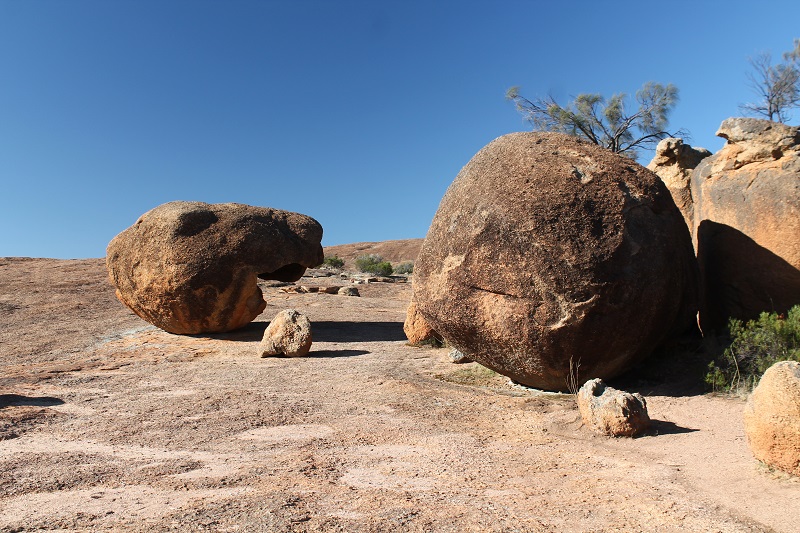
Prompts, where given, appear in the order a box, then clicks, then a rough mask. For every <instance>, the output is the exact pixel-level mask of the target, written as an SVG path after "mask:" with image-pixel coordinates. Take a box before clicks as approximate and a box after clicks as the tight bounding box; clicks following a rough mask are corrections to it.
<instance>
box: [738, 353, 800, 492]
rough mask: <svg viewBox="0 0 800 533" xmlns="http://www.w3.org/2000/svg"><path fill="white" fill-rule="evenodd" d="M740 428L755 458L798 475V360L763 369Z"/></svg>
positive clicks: (799, 448)
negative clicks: (742, 429)
mask: <svg viewBox="0 0 800 533" xmlns="http://www.w3.org/2000/svg"><path fill="white" fill-rule="evenodd" d="M744 430H745V434H746V435H747V443H748V444H749V445H750V450H751V451H752V452H753V455H754V456H755V458H756V459H758V460H759V461H763V462H764V463H766V464H768V465H770V466H773V467H775V468H778V469H780V470H783V471H785V472H789V473H790V474H794V475H795V476H800V363H798V362H796V361H781V362H779V363H775V364H774V365H772V366H771V367H769V368H768V369H767V371H766V372H764V375H763V376H762V377H761V381H759V382H758V386H757V387H756V388H755V390H753V394H751V395H750V398H749V399H748V400H747V405H746V406H745V409H744Z"/></svg>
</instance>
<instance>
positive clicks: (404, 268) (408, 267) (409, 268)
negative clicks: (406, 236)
mask: <svg viewBox="0 0 800 533" xmlns="http://www.w3.org/2000/svg"><path fill="white" fill-rule="evenodd" d="M413 272H414V261H403V262H402V263H400V264H398V265H397V266H396V267H394V273H395V274H411V273H413Z"/></svg>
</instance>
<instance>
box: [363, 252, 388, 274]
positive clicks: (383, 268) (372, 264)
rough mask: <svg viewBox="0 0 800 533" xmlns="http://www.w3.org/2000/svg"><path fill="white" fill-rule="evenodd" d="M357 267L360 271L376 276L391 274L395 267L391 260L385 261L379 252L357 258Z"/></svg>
mask: <svg viewBox="0 0 800 533" xmlns="http://www.w3.org/2000/svg"><path fill="white" fill-rule="evenodd" d="M356 268H357V269H358V270H359V271H360V272H366V273H368V274H375V275H376V276H391V275H392V272H393V271H394V269H393V268H392V264H391V263H390V262H389V261H384V260H383V257H381V256H380V255H378V254H367V255H361V256H358V257H357V258H356Z"/></svg>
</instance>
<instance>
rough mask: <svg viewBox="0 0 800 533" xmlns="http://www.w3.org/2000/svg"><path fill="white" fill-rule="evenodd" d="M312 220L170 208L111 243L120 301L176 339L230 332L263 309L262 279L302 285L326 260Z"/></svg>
mask: <svg viewBox="0 0 800 533" xmlns="http://www.w3.org/2000/svg"><path fill="white" fill-rule="evenodd" d="M321 240H322V226H320V225H319V223H318V222H317V221H316V220H314V219H313V218H311V217H308V216H305V215H301V214H298V213H291V212H288V211H281V210H278V209H270V208H267V207H253V206H248V205H243V204H206V203H202V202H170V203H167V204H164V205H161V206H159V207H156V208H155V209H152V210H151V211H148V212H147V213H145V214H144V215H142V216H141V217H140V218H139V220H138V221H136V223H135V224H134V225H133V226H131V227H130V228H128V229H126V230H125V231H123V232H122V233H120V234H119V235H117V236H116V237H114V239H113V240H112V241H111V243H110V244H109V245H108V250H107V256H106V265H107V267H108V272H109V277H110V279H111V282H112V283H113V284H114V286H115V287H116V289H117V291H116V293H117V298H119V299H120V301H121V302H122V303H124V304H125V305H127V306H128V307H130V308H131V309H132V310H133V311H134V312H135V313H136V314H137V315H139V316H140V317H142V318H143V319H144V320H147V321H148V322H150V323H151V324H154V325H156V326H158V327H159V328H161V329H163V330H165V331H168V332H170V333H186V334H193V333H207V332H223V331H230V330H233V329H236V328H239V327H242V326H244V325H245V324H247V323H249V322H250V321H251V320H253V319H254V318H255V317H256V316H258V315H259V313H261V311H263V310H264V308H265V306H266V303H265V302H264V299H263V296H262V293H261V290H260V289H259V288H258V283H257V282H258V278H259V277H260V278H262V279H273V280H279V281H296V280H298V279H300V277H301V276H302V275H303V273H304V272H305V270H306V268H307V267H313V266H316V265H318V264H320V263H321V262H322V259H323V254H322V246H321V244H320V241H321Z"/></svg>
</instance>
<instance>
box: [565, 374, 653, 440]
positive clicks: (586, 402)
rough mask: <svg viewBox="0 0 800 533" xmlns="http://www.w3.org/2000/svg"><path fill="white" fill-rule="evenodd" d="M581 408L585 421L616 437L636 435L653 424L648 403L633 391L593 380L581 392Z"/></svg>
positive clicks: (597, 429) (579, 406) (579, 401)
mask: <svg viewBox="0 0 800 533" xmlns="http://www.w3.org/2000/svg"><path fill="white" fill-rule="evenodd" d="M577 400H578V410H579V411H580V413H581V418H583V422H584V423H585V424H586V425H587V426H589V427H591V428H592V429H593V430H594V431H596V432H598V433H601V434H603V435H612V436H614V437H633V436H636V435H638V434H640V433H642V432H643V431H645V430H646V429H647V428H648V427H649V426H650V416H649V415H648V414H647V402H646V401H645V399H644V397H643V396H642V395H641V394H638V393H637V394H631V393H629V392H625V391H622V390H617V389H615V388H613V387H609V386H607V385H606V384H605V383H603V380H601V379H590V380H589V381H587V382H586V383H585V384H584V385H583V387H581V388H580V390H579V391H578V398H577Z"/></svg>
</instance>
